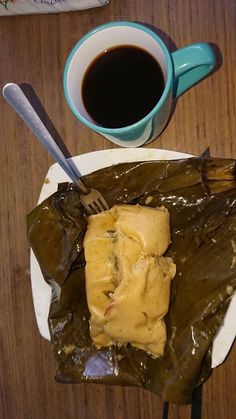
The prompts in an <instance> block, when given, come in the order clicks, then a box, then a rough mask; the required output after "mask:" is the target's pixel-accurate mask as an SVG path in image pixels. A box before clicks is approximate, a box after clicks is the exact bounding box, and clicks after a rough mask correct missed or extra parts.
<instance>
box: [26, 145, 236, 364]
mask: <svg viewBox="0 0 236 419" xmlns="http://www.w3.org/2000/svg"><path fill="white" fill-rule="evenodd" d="M188 157H192V156H191V155H189V154H184V153H178V152H175V151H169V150H159V149H150V148H123V149H122V148H119V149H112V150H101V151H94V152H92V153H87V154H82V155H81V156H76V157H73V158H72V160H73V162H74V164H75V165H76V166H77V167H78V168H79V171H80V173H81V175H86V174H88V173H91V172H93V171H95V170H98V169H101V168H103V167H107V166H111V165H112V164H117V163H121V162H132V161H142V160H143V161H146V160H167V159H168V160H174V159H182V158H188ZM69 180H70V179H69V178H68V176H67V175H66V174H65V173H64V171H63V170H62V169H61V167H60V166H59V165H58V164H57V163H56V164H53V165H52V166H51V167H50V168H49V171H48V173H47V176H46V179H45V182H44V184H43V187H42V190H41V193H40V196H39V201H38V203H40V202H42V201H43V200H44V199H46V198H47V197H48V196H50V195H51V194H53V193H54V192H55V191H56V190H57V184H58V183H60V182H66V181H69ZM30 271H31V285H32V294H33V302H34V310H35V315H36V320H37V324H38V328H39V332H40V334H41V335H42V336H43V337H44V338H46V339H48V340H50V334H49V328H48V313H49V307H50V302H51V293H52V290H51V287H50V286H49V285H48V284H47V283H46V282H45V281H44V278H43V275H42V273H41V270H40V267H39V264H38V262H37V260H36V257H35V255H34V253H33V251H32V250H31V255H30ZM235 335H236V295H235V296H234V298H232V300H231V303H230V306H229V308H228V311H227V313H226V316H225V319H224V323H223V325H222V327H221V329H220V331H219V332H218V335H217V336H216V338H215V340H214V343H213V349H212V368H215V367H216V366H218V365H219V364H221V363H222V362H223V361H224V359H225V357H226V355H227V353H228V352H229V350H230V348H231V345H232V343H233V341H234V339H235Z"/></svg>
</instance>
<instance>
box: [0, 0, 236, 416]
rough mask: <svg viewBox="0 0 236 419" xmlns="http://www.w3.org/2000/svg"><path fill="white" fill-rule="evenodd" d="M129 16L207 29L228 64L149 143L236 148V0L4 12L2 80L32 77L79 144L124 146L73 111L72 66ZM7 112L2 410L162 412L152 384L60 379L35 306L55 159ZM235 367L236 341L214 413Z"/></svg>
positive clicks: (3, 110)
mask: <svg viewBox="0 0 236 419" xmlns="http://www.w3.org/2000/svg"><path fill="white" fill-rule="evenodd" d="M119 19H123V20H133V21H141V22H144V23H148V24H151V25H154V26H155V27H157V28H159V30H160V33H161V34H162V37H163V39H164V40H165V41H166V43H167V45H168V46H169V48H170V49H173V48H175V46H176V47H178V48H179V47H182V46H184V45H186V44H189V43H192V42H205V41H208V42H210V43H213V44H214V45H215V50H216V51H217V59H218V69H217V71H216V72H214V74H213V75H211V76H210V77H208V78H206V79H205V80H204V81H203V82H201V83H199V84H198V85H197V86H196V87H194V88H192V89H191V90H189V91H188V92H187V93H185V94H184V95H183V97H181V98H180V99H179V101H178V105H177V107H176V110H175V112H174V115H173V117H172V119H171V121H170V123H169V125H168V127H167V128H166V130H165V131H164V132H163V134H162V135H161V137H160V138H158V139H157V140H155V141H154V142H153V143H152V144H150V145H149V146H148V147H155V148H165V149H171V150H177V151H182V152H187V153H192V154H197V155H199V154H201V153H202V152H203V151H204V150H205V149H206V148H207V147H210V150H211V154H212V155H213V156H217V157H233V158H236V141H235V136H236V114H235V110H236V101H235V98H236V73H235V68H236V31H235V27H236V3H235V1H234V0H208V1H206V0H190V1H187V0H179V1H174V0H172V1H171V0H158V1H157V0H130V1H128V0H119V1H118V0H111V3H110V5H108V6H106V7H104V8H96V9H90V10H87V11H82V12H73V13H65V14H53V15H41V16H21V17H4V18H3V17H2V18H0V86H1V87H2V86H3V85H4V84H5V83H6V82H9V81H14V82H17V83H26V84H29V85H31V86H32V87H33V89H34V90H35V92H36V93H37V95H38V97H39V98H40V101H41V102H42V104H43V106H44V107H45V109H46V111H47V113H48V115H49V117H50V119H51V120H52V121H53V123H54V125H55V127H57V130H58V133H59V135H60V136H61V137H62V138H63V139H64V141H65V143H66V145H67V147H68V148H69V150H70V151H71V154H72V155H77V154H82V153H86V152H89V151H93V150H102V149H107V148H114V147H116V146H115V145H113V144H111V143H110V142H108V141H107V140H105V139H104V138H103V137H101V136H99V135H98V134H95V133H92V132H90V131H89V130H88V129H87V128H85V127H83V126H82V125H81V124H80V123H79V122H78V121H77V120H76V118H75V117H74V116H73V115H72V114H71V112H70V110H69V108H68V105H67V103H66V101H65V98H64V95H63V90H62V73H63V68H64V64H65V61H66V58H67V56H68V53H69V51H70V50H71V48H72V46H73V45H74V44H75V43H76V41H77V40H78V39H79V38H80V37H81V36H82V35H83V34H85V33H86V32H87V31H88V30H89V29H91V28H93V27H94V26H97V25H99V24H102V23H105V22H107V21H111V20H119ZM166 34H168V36H167V35H166ZM28 91H29V92H30V90H29V89H28ZM0 114H1V123H0V139H1V142H0V144H1V145H0V159H1V162H0V170H1V244H0V246H1V247H0V255H1V292H0V299H1V304H0V324H1V335H0V383H1V384H0V385H1V387H0V390H1V393H0V394H1V405H0V418H2V419H65V418H66V419H75V418H78V419H98V418H102V419H127V418H128V419H137V418H139V419H144V418H145V419H154V418H155V419H157V418H162V414H163V403H162V401H161V400H160V399H159V398H158V397H157V396H155V395H153V394H150V393H148V392H147V391H142V390H140V389H135V388H119V387H105V386H102V385H69V384H68V385H61V384H56V383H55V382H54V375H55V369H56V365H55V361H54V358H53V353H52V349H51V346H50V344H49V343H48V342H47V341H46V340H44V339H43V338H41V337H40V335H39V333H38V329H37V325H36V321H35V316H34V310H33V303H32V295H31V287H30V271H29V245H28V243H27V238H26V222H25V216H26V214H27V213H28V212H29V211H30V210H31V209H32V208H33V207H34V206H35V204H36V201H37V198H38V194H39V191H40V188H41V185H42V183H43V180H44V177H45V174H46V172H47V170H48V167H49V166H50V164H51V163H52V160H51V159H50V158H49V156H48V155H47V153H46V152H45V151H44V149H43V148H42V147H41V145H39V143H38V142H37V141H35V139H34V136H33V135H32V134H31V132H29V130H28V128H26V127H25V126H24V124H23V123H22V122H21V120H20V119H19V118H18V117H17V116H16V114H15V113H14V112H13V111H12V109H10V107H9V106H8V105H7V104H6V103H5V102H4V100H3V99H2V98H0ZM235 377H236V346H234V348H233V350H232V351H231V353H230V355H229V356H228V358H227V361H226V362H225V363H224V364H223V365H222V366H220V367H219V368H217V369H216V370H214V372H213V374H212V376H211V377H210V379H209V380H208V381H207V382H206V383H205V385H204V386H203V395H202V418H203V419H213V418H218V419H232V418H233V417H235V411H236V393H235V389H236V378H235ZM199 413H200V412H199ZM190 417H191V406H181V407H178V406H175V405H170V406H169V415H168V418H169V419H177V418H181V419H187V418H188V419H190ZM192 417H194V416H192ZM196 417H200V416H199V415H198V416H195V418H196Z"/></svg>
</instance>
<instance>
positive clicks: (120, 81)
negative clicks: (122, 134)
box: [82, 45, 165, 128]
mask: <svg viewBox="0 0 236 419" xmlns="http://www.w3.org/2000/svg"><path fill="white" fill-rule="evenodd" d="M164 87H165V82H164V76H163V73H162V70H161V67H160V65H159V64H158V62H157V61H156V60H155V58H154V57H153V56H152V55H151V54H149V53H148V52H146V51H144V50H143V49H141V48H139V47H134V46H129V45H127V46H119V47H114V48H111V49H110V50H107V51H106V52H104V53H102V54H101V55H99V56H98V57H96V58H95V60H94V61H93V62H92V63H91V64H90V66H89V67H88V69H87V71H86V73H85V75H84V79H83V82H82V97H83V102H84V106H85V108H86V110H87V112H88V113H89V115H90V116H91V118H92V119H93V121H94V122H95V123H96V124H97V125H101V126H103V127H106V128H120V127H125V126H127V125H130V124H133V123H134V122H137V121H139V120H140V119H142V118H143V117H144V116H146V115H147V114H148V113H149V112H150V111H151V110H152V109H153V108H154V106H155V105H156V104H157V102H158V101H159V99H160V97H161V95H162V93H163V90H164Z"/></svg>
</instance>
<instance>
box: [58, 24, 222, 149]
mask: <svg viewBox="0 0 236 419" xmlns="http://www.w3.org/2000/svg"><path fill="white" fill-rule="evenodd" d="M214 66H215V55H214V52H213V49H212V48H211V46H210V45H209V44H207V43H198V44H192V45H189V46H187V47H185V48H181V49H178V50H177V51H174V52H172V53H170V52H169V51H168V49H167V48H166V46H165V44H164V43H163V41H162V40H161V39H160V38H159V36H158V35H157V34H156V33H155V32H153V31H152V30H150V29H149V28H147V27H146V26H143V25H140V24H137V23H133V22H111V23H107V24H104V25H102V26H99V27H97V28H95V29H93V30H91V31H90V32H89V33H87V34H86V35H85V36H84V37H83V38H82V39H80V41H79V42H78V43H77V44H76V45H75V47H74V48H73V50H72V51H71V53H70V55H69V57H68V59H67V62H66V66H65V70H64V78H63V84H64V92H65V96H66V99H67V102H68V104H69V106H70V108H71V110H72V112H73V113H74V115H75V116H76V117H77V118H78V119H79V121H80V122H82V123H83V124H84V125H86V126H87V127H88V128H90V129H92V130H94V131H96V132H98V133H100V134H102V135H103V136H104V137H106V138H107V139H108V140H110V141H112V142H113V143H115V144H117V145H119V146H122V147H139V146H141V145H144V144H146V143H149V142H151V141H153V140H154V139H155V138H157V137H158V135H160V133H161V132H162V131H163V129H164V128H165V126H166V124H167V122H168V119H169V116H170V113H171V109H172V105H173V100H175V99H176V98H177V97H178V96H179V95H181V94H182V93H184V92H185V91H186V90H187V89H189V88H190V87H191V86H193V85H194V84H195V83H197V82H198V81H199V80H201V79H203V78H204V77H205V76H206V75H207V74H208V73H210V72H211V71H212V69H213V68H214Z"/></svg>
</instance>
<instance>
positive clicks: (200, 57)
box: [171, 43, 216, 98]
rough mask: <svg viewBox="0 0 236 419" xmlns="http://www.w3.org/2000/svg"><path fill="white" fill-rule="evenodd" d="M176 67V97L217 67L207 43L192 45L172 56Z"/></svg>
mask: <svg viewBox="0 0 236 419" xmlns="http://www.w3.org/2000/svg"><path fill="white" fill-rule="evenodd" d="M171 56H172V60H173V65H174V97H175V98H177V97H178V96H180V95H182V93H184V92H185V91H186V90H187V89H189V88H190V87H192V86H193V85H194V84H195V83H197V82H198V81H200V80H201V79H203V78H204V77H205V76H206V75H207V74H209V73H210V72H211V71H212V70H213V68H214V67H215V62H216V58H215V54H214V51H213V49H212V47H211V46H210V45H209V44H207V43H198V44H191V45H188V46H187V47H185V48H181V49H178V50H177V51H174V52H172V54H171Z"/></svg>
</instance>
